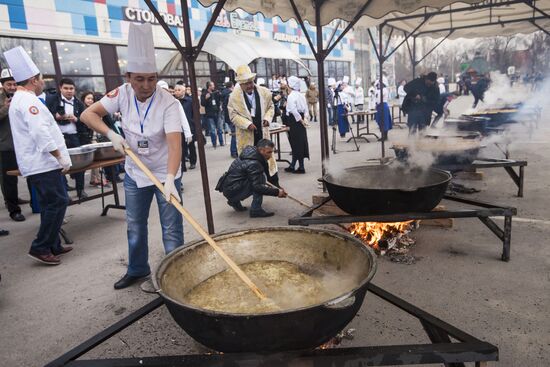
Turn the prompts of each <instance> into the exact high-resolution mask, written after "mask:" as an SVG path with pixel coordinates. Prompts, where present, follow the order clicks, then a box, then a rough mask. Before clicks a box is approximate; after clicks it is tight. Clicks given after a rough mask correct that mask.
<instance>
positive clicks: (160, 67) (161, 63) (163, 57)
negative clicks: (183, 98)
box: [155, 49, 183, 75]
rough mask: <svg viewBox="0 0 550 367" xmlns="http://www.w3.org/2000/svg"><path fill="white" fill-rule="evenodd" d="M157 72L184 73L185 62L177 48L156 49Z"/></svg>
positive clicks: (168, 73)
mask: <svg viewBox="0 0 550 367" xmlns="http://www.w3.org/2000/svg"><path fill="white" fill-rule="evenodd" d="M176 55H177V56H178V57H177V58H175V56H176ZM155 59H156V62H157V72H158V73H159V74H161V75H183V63H182V59H181V57H179V52H178V51H176V50H165V49H155ZM176 62H177V63H176Z"/></svg>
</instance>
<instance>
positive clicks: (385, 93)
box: [374, 87, 389, 104]
mask: <svg viewBox="0 0 550 367" xmlns="http://www.w3.org/2000/svg"><path fill="white" fill-rule="evenodd" d="M382 93H383V94H384V96H383V98H384V102H386V103H387V102H388V96H389V92H388V88H386V87H384V88H383V89H382ZM374 99H375V101H376V104H379V103H380V89H376V92H375V96H374Z"/></svg>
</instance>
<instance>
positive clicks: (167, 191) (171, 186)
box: [164, 173, 181, 203]
mask: <svg viewBox="0 0 550 367" xmlns="http://www.w3.org/2000/svg"><path fill="white" fill-rule="evenodd" d="M170 195H174V197H175V198H176V200H178V201H179V202H180V203H181V200H180V194H179V192H178V190H177V189H176V183H175V182H174V175H173V174H170V173H169V174H167V175H166V181H165V182H164V198H165V199H166V201H168V202H170Z"/></svg>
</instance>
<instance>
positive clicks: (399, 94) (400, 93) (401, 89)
mask: <svg viewBox="0 0 550 367" xmlns="http://www.w3.org/2000/svg"><path fill="white" fill-rule="evenodd" d="M405 85H407V81H406V80H405V79H403V80H402V81H401V83H399V87H398V88H397V97H398V98H399V107H401V106H403V101H404V100H405V97H406V96H407V92H405Z"/></svg>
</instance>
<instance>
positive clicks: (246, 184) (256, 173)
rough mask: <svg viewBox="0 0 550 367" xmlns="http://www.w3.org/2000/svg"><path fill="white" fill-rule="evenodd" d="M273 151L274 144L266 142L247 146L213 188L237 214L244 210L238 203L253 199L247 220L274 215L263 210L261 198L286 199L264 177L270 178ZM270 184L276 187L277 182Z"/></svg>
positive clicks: (280, 190) (281, 192) (280, 189)
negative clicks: (274, 197) (221, 194)
mask: <svg viewBox="0 0 550 367" xmlns="http://www.w3.org/2000/svg"><path fill="white" fill-rule="evenodd" d="M274 148H275V144H273V142H272V141H271V140H268V139H261V140H260V141H259V142H258V143H257V144H256V146H255V147H253V146H250V145H249V146H246V147H245V148H244V149H243V151H242V152H241V155H240V156H239V157H238V158H237V159H235V160H234V161H233V163H231V166H230V167H229V170H228V171H227V172H226V173H225V174H224V175H223V177H222V178H221V179H220V181H219V182H218V185H217V186H216V190H218V191H221V192H222V193H223V195H224V196H225V197H226V198H227V204H229V205H230V206H231V207H233V209H235V210H236V211H238V212H241V211H245V210H246V208H245V207H244V206H242V204H241V200H244V199H246V198H248V197H249V196H252V206H251V208H250V218H261V217H271V216H272V215H273V214H274V213H272V212H266V211H265V210H263V209H262V202H263V197H264V195H268V196H278V197H280V198H284V197H286V196H287V193H286V192H285V190H284V189H282V188H276V187H272V186H268V185H267V184H266V177H269V166H268V164H267V161H268V160H269V159H270V158H271V156H272V154H273V149H274ZM271 183H272V184H274V185H275V186H278V183H277V182H271Z"/></svg>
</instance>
